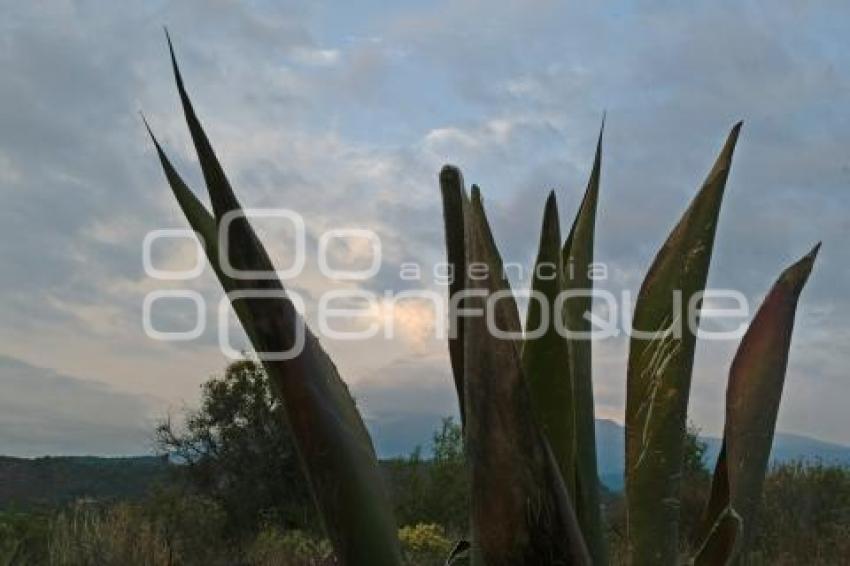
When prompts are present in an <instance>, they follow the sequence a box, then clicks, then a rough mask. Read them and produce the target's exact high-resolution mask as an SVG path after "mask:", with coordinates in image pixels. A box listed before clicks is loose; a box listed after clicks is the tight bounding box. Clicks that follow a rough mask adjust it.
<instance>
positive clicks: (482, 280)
mask: <svg viewBox="0 0 850 566" xmlns="http://www.w3.org/2000/svg"><path fill="white" fill-rule="evenodd" d="M464 229H465V235H466V237H465V239H466V250H467V256H466V260H467V261H466V263H467V265H472V264H473V263H480V264H486V265H487V267H488V269H487V273H486V277H478V276H476V277H475V278H473V277H470V276H469V273H467V277H466V286H467V288H468V291H469V292H471V293H479V296H477V297H474V298H470V299H468V300H467V305H468V306H467V308H481V309H482V310H483V309H484V308H485V306H486V302H487V301H488V300H489V298H490V297H493V294H494V293H497V292H509V291H510V288H509V287H508V285H507V283H506V281H505V279H504V277H503V273H502V261H501V258H500V256H499V252H498V250H497V249H496V247H495V245H494V243H493V238H492V234H491V233H490V229H489V226H488V224H487V220H486V216H485V215H484V209H483V207H482V205H481V198H480V193H479V191H478V189H477V187H473V192H472V202H471V206H470V210H469V214H468V215H467V218H466V222H465V227H464ZM492 307H493V309H494V310H493V315H494V316H493V319H494V322H495V324H496V326H497V327H498V329H500V330H502V331H508V332H512V333H518V332H519V331H520V325H519V319H518V317H517V314H516V313H517V310H516V303H515V301H514V300H513V297H512V296H511V295H509V294H507V295H506V296H504V297H503V298H502V299H501V300H494V301H493V302H492ZM463 324H464V366H465V375H466V384H465V390H464V391H465V403H464V404H465V407H466V428H465V438H466V451H467V457H468V460H469V468H470V474H471V476H472V516H471V523H472V553H471V554H472V563H473V564H477V565H482V564H486V565H488V566H493V565H500V564H505V565H508V564H589V563H590V558H589V556H588V555H587V550H586V547H585V544H584V541H583V539H582V535H581V532H580V530H579V527H578V523H577V521H576V518H575V514H574V512H573V510H572V507H571V505H570V502H569V497H568V494H567V491H566V488H565V486H564V485H563V481H562V479H561V477H560V474H559V473H558V471H557V465H556V463H555V461H554V457H553V456H552V452H551V450H550V449H549V447H548V444H547V443H546V441H545V439H544V437H543V436H542V435H541V433H540V431H539V429H538V426H537V423H536V422H535V419H534V416H533V413H532V410H531V400H530V398H529V393H528V389H527V383H526V380H525V376H524V375H523V371H522V364H521V361H520V356H519V352H518V350H517V345H516V344H515V342H514V340H511V339H505V338H503V337H497V336H495V335H494V334H493V333H492V332H491V331H490V329H489V328H488V325H487V321H486V317H484V316H483V315H482V316H468V317H464V319H463Z"/></svg>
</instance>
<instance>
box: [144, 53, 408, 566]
mask: <svg viewBox="0 0 850 566" xmlns="http://www.w3.org/2000/svg"><path fill="white" fill-rule="evenodd" d="M169 46H170V41H169ZM172 61H173V63H174V71H175V77H176V79H177V86H178V90H179V92H180V98H181V101H182V103H183V109H184V113H185V115H186V121H187V123H188V126H189V130H190V132H191V134H192V138H193V140H194V142H195V147H196V150H197V153H198V158H199V161H200V164H201V168H202V170H203V172H204V178H205V181H206V184H207V190H208V191H209V194H210V200H211V201H212V204H213V211H214V213H215V223H216V231H218V230H217V229H218V226H219V225H220V224H221V222H222V217H223V216H224V215H226V214H227V213H230V212H233V211H237V212H241V208H240V206H239V203H238V201H237V199H236V197H235V195H234V194H233V191H232V189H231V187H230V183H229V182H228V180H227V178H226V176H225V174H224V172H223V170H222V168H221V165H220V164H219V162H218V160H217V158H216V156H215V153H214V152H213V150H212V147H211V145H210V144H209V141H208V139H207V137H206V134H205V133H204V131H203V129H202V128H201V125H200V122H199V121H198V119H197V117H196V115H195V112H194V110H193V108H192V105H191V102H190V101H189V97H188V95H187V94H186V91H185V88H184V86H183V81H182V78H181V77H180V73H179V69H178V68H177V64H176V60H174V57H173V50H172ZM163 156H164V154H162V153H161V152H160V158H161V160H162V157H163ZM166 163H167V160H164V161H163V167H164V168H165V171H166V176H167V177H168V180H169V182H170V184H171V185H172V189H173V190H174V192H175V195H176V196H177V197H178V201H179V202H180V204H181V207H182V208H184V211H187V213H186V214H187V217H188V218H189V221H190V223H191V224H192V225H193V227H195V226H197V227H196V230H197V231H199V232H201V233H202V235H203V236H204V238H205V239H208V240H210V242H213V241H216V240H215V238H209V237H208V234H209V232H210V223H209V213H208V212H206V209H205V208H203V206H202V205H200V203H199V202H198V201H197V199H196V198H194V195H191V192H190V191H189V190H188V188H186V187H185V184H183V182H182V181H181V180H179V176H176V173H174V171H173V168H172V167H170V164H167V165H166ZM202 211H203V212H202ZM198 227H199V228H200V229H198ZM227 237H228V242H229V247H230V251H231V254H230V255H231V259H232V262H233V267H234V268H236V269H240V270H253V271H265V272H271V271H272V270H273V267H272V263H271V261H270V259H269V257H268V254H267V253H266V250H265V248H264V247H263V246H262V244H261V243H260V241H259V239H258V238H257V236H256V234H255V233H254V230H253V228H252V227H251V225H250V223H249V222H248V220H247V218H244V216H242V217H241V218H238V219H237V220H235V221H234V222H232V223H231V224H230V227H229V230H228V234H227ZM208 243H209V242H208ZM213 250H214V251H215V252H216V253H211V252H212V251H213ZM217 252H218V249H217V248H213V247H211V248H209V249H208V251H207V253H208V255H210V256H211V263H212V264H213V266H214V269H215V271H216V274H217V275H219V279H220V281H221V283H222V286H223V287H224V288H225V290H226V291H227V292H228V294H230V293H231V292H232V291H249V292H257V291H259V292H260V293H262V292H269V291H270V292H273V293H276V296H275V297H273V298H268V297H257V296H255V297H253V298H250V297H249V298H244V299H238V300H234V299H232V300H231V303H233V305H234V309H235V311H236V313H237V315H238V316H239V317H240V321H242V323H243V326H244V327H245V329H246V332H247V333H248V335H249V337H250V338H251V341H252V343H253V345H254V348H255V349H256V350H257V351H258V352H273V353H275V352H288V351H291V350H292V349H293V347H294V346H296V336H297V335H296V328H297V327H298V325H303V326H301V328H303V333H304V344H303V347H302V348H301V349H300V350H298V351H297V353H296V355H294V357H292V358H291V359H288V360H269V359H266V360H263V365H264V367H265V369H266V371H267V373H268V375H269V377H270V378H271V380H272V387H273V389H274V391H275V393H276V394H278V395H279V396H280V398H281V399H282V401H283V403H284V406H285V408H286V414H287V420H288V423H287V424H288V425H289V427H290V429H291V430H292V433H293V436H294V438H295V440H296V445H297V447H298V453H299V456H300V460H301V463H302V466H303V467H304V469H305V472H306V475H307V477H308V479H309V481H310V487H311V491H312V494H313V497H314V499H315V501H316V504H317V507H318V508H319V511H320V514H321V516H322V520H323V523H324V526H325V529H326V531H327V533H328V537H329V538H330V540H331V543H332V544H333V547H334V551H335V554H336V556H337V558H338V559H339V560H340V561H341V563H342V564H353V565H357V564H381V565H397V564H400V563H401V554H400V550H399V545H398V537H397V530H396V525H395V520H394V518H393V515H392V510H391V509H392V507H391V505H390V501H389V498H388V496H387V492H386V488H385V485H384V481H383V477H382V475H381V471H380V469H379V467H378V461H377V457H376V455H375V450H374V447H373V445H372V441H371V439H370V437H369V435H368V432H367V431H366V427H365V425H364V424H363V420H362V419H361V417H360V414H359V413H358V411H357V408H356V407H355V404H354V400H353V399H352V397H351V395H350V393H349V391H348V388H347V386H346V385H345V383H344V382H343V381H342V379H341V378H340V377H339V374H338V372H337V370H336V367H335V366H334V364H333V362H332V361H331V359H330V358H329V357H328V355H327V354H326V353H325V351H324V350H323V349H322V348H321V346H320V345H319V342H318V340H317V339H316V337H315V336H314V335H313V334H312V333H311V332H310V330H309V329H308V328H306V324H305V323H304V321H303V319H302V318H301V316H300V315H299V314H298V312H297V311H296V309H295V306H294V305H293V303H292V301H291V300H290V299H289V298H288V297H287V296H286V295H285V293H284V291H283V285H282V284H281V282H280V281H279V280H278V279H276V278H273V279H239V278H235V277H229V276H227V275H225V274H224V273H223V269H222V265H221V257H220V256H219V254H218V253H217Z"/></svg>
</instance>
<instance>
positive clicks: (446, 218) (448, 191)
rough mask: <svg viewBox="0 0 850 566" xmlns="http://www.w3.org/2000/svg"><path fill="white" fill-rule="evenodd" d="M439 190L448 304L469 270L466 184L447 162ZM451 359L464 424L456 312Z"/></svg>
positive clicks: (460, 337) (451, 331)
mask: <svg viewBox="0 0 850 566" xmlns="http://www.w3.org/2000/svg"><path fill="white" fill-rule="evenodd" d="M440 192H441V195H442V199H443V224H444V226H445V232H446V256H447V259H448V264H449V266H450V269H451V278H452V279H451V281H450V283H449V298H450V300H449V304H450V305H451V304H453V303H452V301H451V297H456V296H459V295H458V293H460V292H461V291H462V290H463V288H464V282H465V273H466V252H465V248H464V235H463V234H464V230H463V222H464V209H465V208H466V207H467V206H468V203H469V198H468V197H467V196H466V189H465V188H464V186H463V175H462V174H461V172H460V169H458V168H457V167H453V166H451V165H446V166H445V167H443V169H442V170H441V171H440ZM449 336H450V337H449V359H450V361H451V364H452V375H453V376H454V381H455V389H456V390H457V398H458V406H459V407H460V419H461V424H463V423H464V422H465V420H466V413H465V411H464V407H463V325H462V324H458V319H457V313H456V312H455V311H454V309H452V312H450V313H449Z"/></svg>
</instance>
